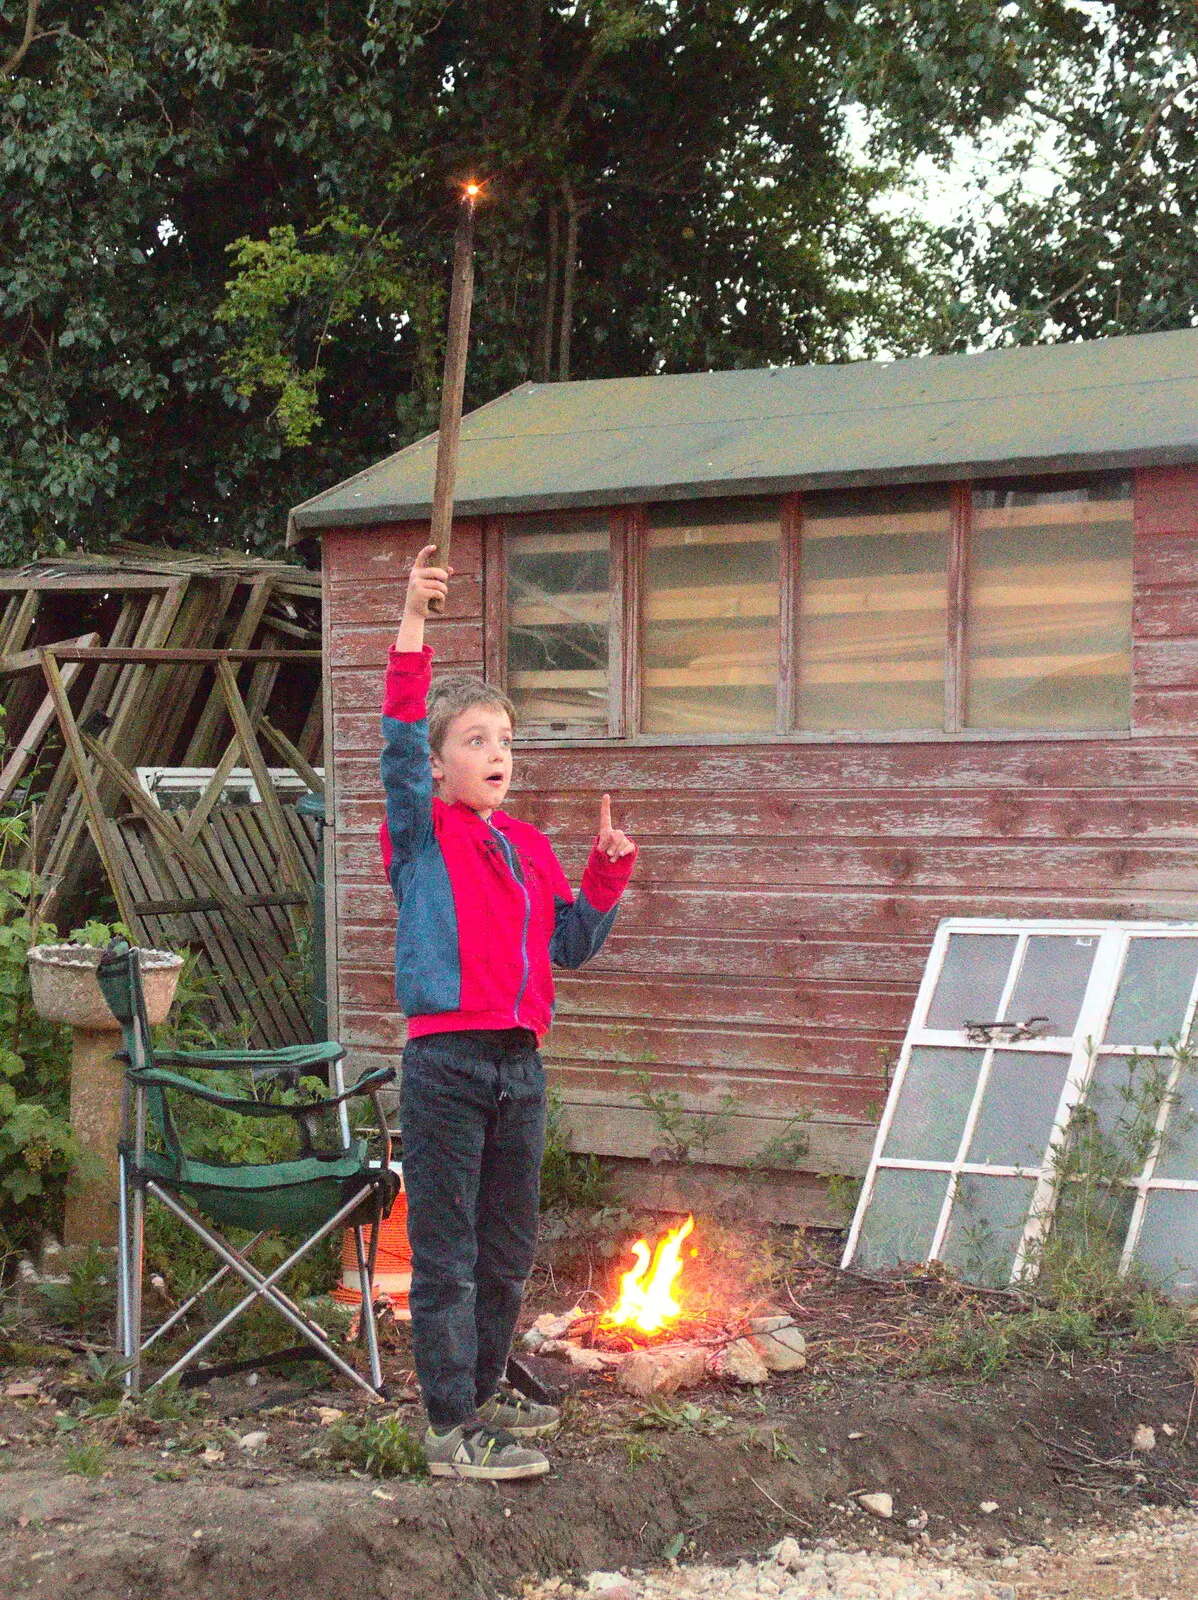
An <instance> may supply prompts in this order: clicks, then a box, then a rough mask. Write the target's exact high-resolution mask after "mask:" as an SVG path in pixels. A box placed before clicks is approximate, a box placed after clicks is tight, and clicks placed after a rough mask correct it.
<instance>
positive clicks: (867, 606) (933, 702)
mask: <svg viewBox="0 0 1198 1600" xmlns="http://www.w3.org/2000/svg"><path fill="white" fill-rule="evenodd" d="M948 535H949V496H948V491H947V490H946V489H924V488H916V489H887V490H884V491H881V492H879V491H871V490H854V491H850V492H845V493H836V494H813V495H805V496H804V497H803V541H802V559H801V563H800V567H801V582H800V602H799V610H800V616H799V641H798V673H799V725H800V727H803V728H850V729H858V728H942V727H943V726H944V641H945V594H946V588H947V583H946V571H947V564H948Z"/></svg>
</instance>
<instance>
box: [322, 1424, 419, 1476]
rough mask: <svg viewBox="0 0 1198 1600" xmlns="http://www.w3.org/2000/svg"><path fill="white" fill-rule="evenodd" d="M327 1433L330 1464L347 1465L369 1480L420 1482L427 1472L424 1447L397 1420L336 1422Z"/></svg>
mask: <svg viewBox="0 0 1198 1600" xmlns="http://www.w3.org/2000/svg"><path fill="white" fill-rule="evenodd" d="M330 1433H331V1439H330V1446H331V1448H330V1451H329V1454H330V1455H331V1456H332V1458H333V1460H334V1461H346V1462H348V1463H349V1464H350V1465H351V1466H354V1467H359V1468H361V1470H362V1471H363V1472H368V1473H369V1474H370V1475H371V1477H372V1478H422V1477H423V1476H424V1475H425V1473H426V1472H427V1471H428V1463H427V1462H426V1461H425V1459H424V1449H423V1446H422V1445H421V1443H420V1441H419V1439H417V1438H415V1437H414V1436H413V1435H412V1434H411V1433H410V1432H409V1431H408V1429H407V1428H406V1427H405V1426H404V1424H403V1423H402V1422H401V1421H400V1420H399V1418H398V1417H397V1416H394V1415H392V1416H390V1417H380V1418H377V1419H376V1418H373V1417H372V1418H370V1419H369V1420H368V1421H366V1422H363V1423H356V1422H338V1423H337V1424H335V1426H334V1427H333V1428H332V1429H331V1430H330Z"/></svg>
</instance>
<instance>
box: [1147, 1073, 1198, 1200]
mask: <svg viewBox="0 0 1198 1600" xmlns="http://www.w3.org/2000/svg"><path fill="white" fill-rule="evenodd" d="M1153 1177H1154V1178H1189V1179H1193V1180H1195V1181H1198V1079H1196V1077H1195V1073H1194V1069H1193V1067H1187V1068H1183V1069H1182V1075H1181V1082H1180V1083H1179V1084H1178V1085H1177V1090H1176V1094H1175V1097H1174V1100H1173V1103H1172V1105H1171V1106H1170V1107H1169V1120H1168V1121H1167V1122H1166V1123H1165V1136H1164V1138H1163V1140H1162V1141H1161V1149H1160V1155H1159V1156H1158V1157H1157V1163H1156V1170H1155V1171H1154V1173H1153Z"/></svg>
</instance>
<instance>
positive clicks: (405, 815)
mask: <svg viewBox="0 0 1198 1600" xmlns="http://www.w3.org/2000/svg"><path fill="white" fill-rule="evenodd" d="M435 549H436V546H435V545H426V546H425V547H424V549H423V550H422V551H421V552H420V554H419V555H418V556H417V557H416V559H415V561H414V562H413V563H412V573H411V576H410V577H409V579H408V590H407V594H406V596H405V597H404V610H403V619H402V621H401V622H400V625H399V632H398V633H397V634H396V637H395V644H394V645H393V647H392V649H391V651H390V653H389V655H388V658H387V677H386V681H385V684H384V687H383V754H382V760H381V768H382V775H383V789H384V791H385V793H386V796H387V816H386V821H385V822H384V824H383V829H382V832H383V840H382V844H383V859H384V862H385V863H386V866H387V871H388V874H389V876H390V877H391V880H392V883H393V884H394V883H395V877H394V872H395V868H396V867H397V866H398V865H400V864H402V862H403V861H405V860H406V859H407V858H408V857H409V856H410V855H411V854H412V852H413V851H414V849H415V848H416V845H417V843H418V842H419V840H420V838H421V836H422V835H423V833H424V831H425V829H427V828H428V827H430V826H431V822H432V798H433V775H432V769H431V767H430V766H429V749H428V725H427V723H426V721H425V698H426V696H427V694H428V685H429V678H430V676H431V668H432V659H433V652H432V650H431V648H430V647H429V646H428V645H426V644H425V642H424V623H425V619H426V617H427V616H428V611H429V602H430V601H431V600H432V598H433V596H434V595H439V596H440V597H441V598H442V599H444V597H445V595H446V593H447V591H448V586H449V576H450V572H451V571H452V568H449V569H446V568H445V567H430V566H428V565H427V563H428V559H429V557H430V556H431V555H432V553H433V551H434V550H435Z"/></svg>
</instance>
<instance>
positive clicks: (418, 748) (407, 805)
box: [381, 645, 433, 900]
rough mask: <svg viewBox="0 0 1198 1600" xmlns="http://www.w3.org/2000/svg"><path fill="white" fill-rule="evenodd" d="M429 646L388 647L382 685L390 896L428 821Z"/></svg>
mask: <svg viewBox="0 0 1198 1600" xmlns="http://www.w3.org/2000/svg"><path fill="white" fill-rule="evenodd" d="M432 659H433V652H432V650H431V648H430V647H429V646H428V645H425V647H424V650H423V652H422V653H421V654H420V655H417V654H415V653H414V652H413V653H411V654H403V653H401V652H399V651H397V650H394V649H393V650H392V651H391V652H390V655H389V657H388V660H387V678H386V685H385V688H384V691H383V754H382V760H381V768H382V776H383V791H384V793H385V795H386V798H387V816H386V821H385V823H384V827H383V832H382V839H381V843H382V850H383V861H384V865H385V866H386V868H387V876H388V877H389V878H390V880H391V887H392V888H393V889H394V890H395V897H396V899H397V900H398V899H399V898H400V892H399V874H400V872H401V871H402V869H403V867H404V866H405V865H406V863H407V862H408V861H410V860H411V858H412V856H413V855H415V853H416V851H417V850H418V849H419V847H420V845H421V843H422V841H423V840H424V838H425V837H426V836H427V834H428V832H429V831H430V829H431V828H432V825H433V774H432V768H431V767H430V765H429V747H428V722H427V719H426V714H425V696H426V695H427V693H428V685H429V679H430V677H431V673H432Z"/></svg>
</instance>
